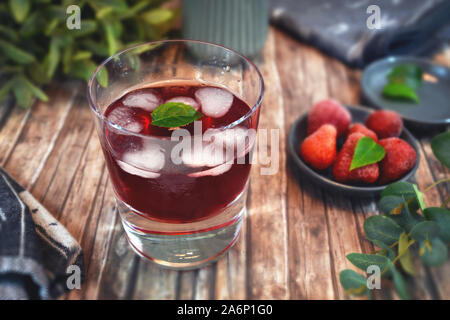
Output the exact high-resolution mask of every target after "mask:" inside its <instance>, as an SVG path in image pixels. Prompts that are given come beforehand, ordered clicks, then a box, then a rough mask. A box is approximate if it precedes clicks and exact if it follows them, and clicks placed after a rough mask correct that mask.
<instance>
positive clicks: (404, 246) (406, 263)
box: [398, 232, 415, 275]
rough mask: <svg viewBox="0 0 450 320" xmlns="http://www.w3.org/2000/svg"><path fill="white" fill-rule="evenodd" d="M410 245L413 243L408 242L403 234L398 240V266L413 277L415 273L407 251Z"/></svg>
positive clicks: (404, 233)
mask: <svg viewBox="0 0 450 320" xmlns="http://www.w3.org/2000/svg"><path fill="white" fill-rule="evenodd" d="M412 243H414V241H411V242H410V241H409V237H408V235H407V234H406V232H403V233H402V234H401V235H400V238H399V240H398V255H399V257H400V258H399V259H400V265H401V266H402V268H403V270H405V271H406V272H407V273H409V274H410V275H414V273H415V272H414V264H413V262H412V258H411V252H410V251H409V247H410V246H411V244H412Z"/></svg>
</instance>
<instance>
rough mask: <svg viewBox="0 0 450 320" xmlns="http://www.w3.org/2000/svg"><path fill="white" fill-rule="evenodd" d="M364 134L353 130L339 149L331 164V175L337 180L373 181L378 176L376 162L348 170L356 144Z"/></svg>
mask: <svg viewBox="0 0 450 320" xmlns="http://www.w3.org/2000/svg"><path fill="white" fill-rule="evenodd" d="M362 137H364V134H362V133H359V132H355V133H352V134H351V135H349V136H348V138H347V140H346V141H345V143H344V145H343V146H342V149H341V150H340V151H339V153H338V155H337V157H336V161H335V162H334V165H333V176H334V179H335V180H336V181H338V182H344V183H345V182H361V183H374V182H375V181H376V180H377V179H378V176H379V168H378V163H373V164H369V165H367V166H364V167H360V168H356V169H354V170H352V171H350V165H351V163H352V159H353V153H354V152H355V148H356V144H357V143H358V141H359V139H361V138H362Z"/></svg>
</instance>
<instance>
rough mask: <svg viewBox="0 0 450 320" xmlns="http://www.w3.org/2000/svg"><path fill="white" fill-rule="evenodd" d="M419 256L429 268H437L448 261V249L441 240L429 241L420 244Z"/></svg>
mask: <svg viewBox="0 0 450 320" xmlns="http://www.w3.org/2000/svg"><path fill="white" fill-rule="evenodd" d="M419 254H420V258H421V259H422V261H423V263H425V264H426V265H427V266H430V267H437V266H440V265H442V264H444V263H445V262H446V261H447V256H448V249H447V246H446V245H445V243H443V242H442V240H441V239H439V238H433V239H431V240H428V239H427V240H425V241H423V242H421V243H420V248H419Z"/></svg>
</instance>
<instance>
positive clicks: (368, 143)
mask: <svg viewBox="0 0 450 320" xmlns="http://www.w3.org/2000/svg"><path fill="white" fill-rule="evenodd" d="M385 155H386V150H384V148H383V147H382V146H381V145H379V144H378V143H376V142H375V141H374V140H373V139H372V138H369V137H362V138H361V139H359V140H358V143H357V144H356V148H355V152H354V153H353V158H352V163H351V164H350V171H352V170H354V169H357V168H360V167H364V166H367V165H369V164H372V163H377V162H379V161H381V160H382V159H383V158H384V156H385Z"/></svg>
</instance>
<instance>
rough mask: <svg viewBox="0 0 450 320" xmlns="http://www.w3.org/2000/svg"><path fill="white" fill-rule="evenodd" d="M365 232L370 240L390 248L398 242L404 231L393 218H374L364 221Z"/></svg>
mask: <svg viewBox="0 0 450 320" xmlns="http://www.w3.org/2000/svg"><path fill="white" fill-rule="evenodd" d="M364 231H365V232H366V236H367V238H368V239H369V240H379V241H381V242H383V243H385V244H387V245H389V246H390V245H392V244H394V243H395V242H397V240H398V238H399V237H400V235H401V234H402V232H403V229H402V228H401V227H400V226H399V225H398V224H397V223H396V222H395V221H394V220H392V219H391V218H388V217H386V216H372V217H369V218H367V219H366V220H365V221H364Z"/></svg>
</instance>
